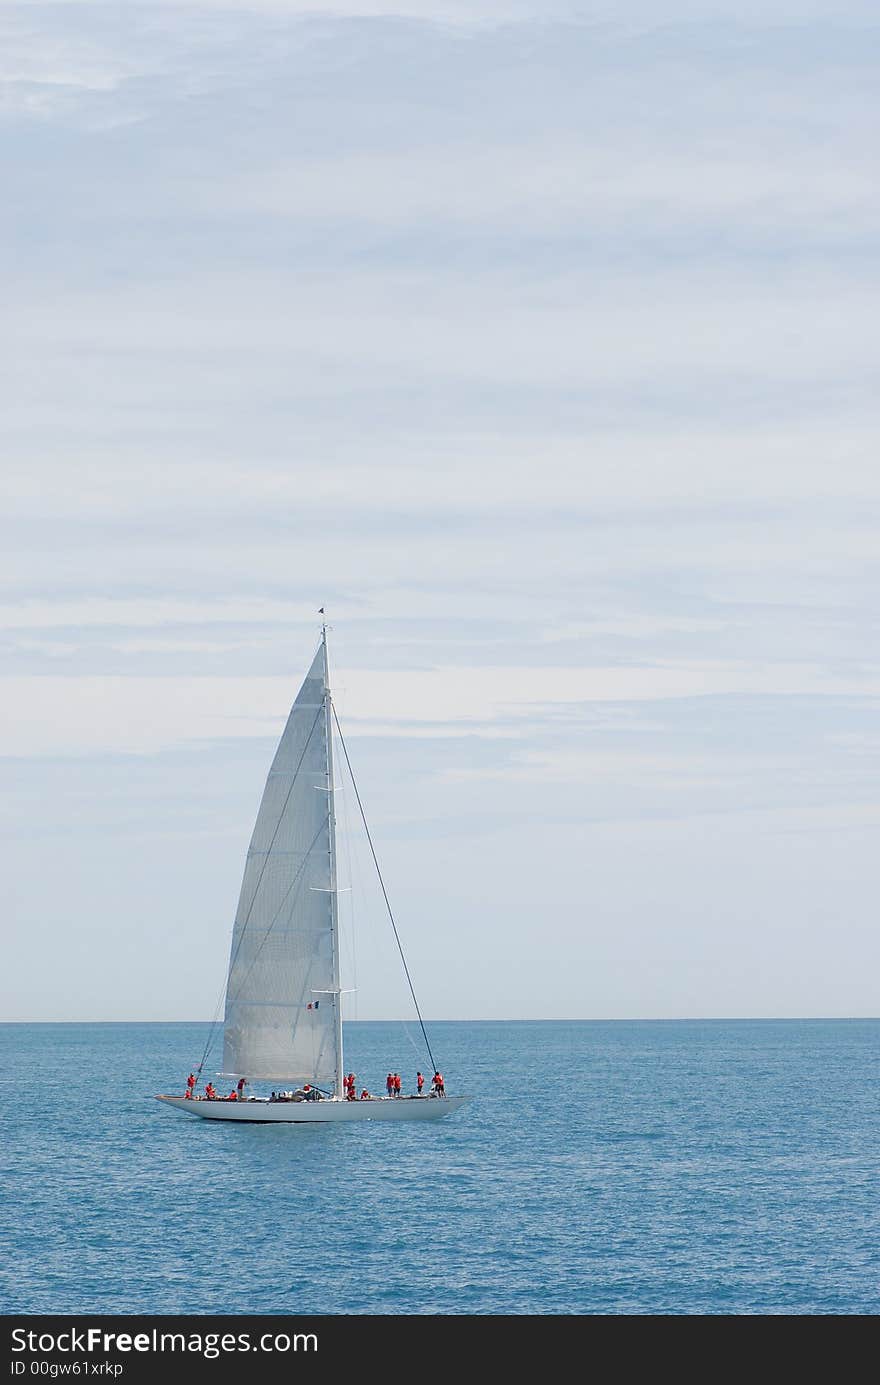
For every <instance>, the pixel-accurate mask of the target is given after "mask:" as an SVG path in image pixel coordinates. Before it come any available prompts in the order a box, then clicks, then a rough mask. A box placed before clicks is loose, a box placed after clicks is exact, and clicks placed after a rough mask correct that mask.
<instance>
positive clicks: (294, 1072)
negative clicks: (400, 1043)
mask: <svg viewBox="0 0 880 1385" xmlns="http://www.w3.org/2000/svg"><path fill="white" fill-rule="evenodd" d="M326 683H327V662H326V645H325V644H324V643H323V642H322V645H321V647H320V648H319V650H318V652H317V654H316V655H315V658H314V660H313V662H312V666H311V668H310V669H309V672H308V674H307V676H306V680H305V682H304V683H303V685H302V687H301V689H300V691H299V694H298V695H297V698H296V701H295V702H294V704H293V707H292V709H291V712H290V716H289V717H288V720H287V725H286V727H285V728H284V734H283V735H282V737H281V741H280V743H279V746H278V749H277V751H276V753H275V758H274V760H273V761H272V768H271V769H270V771H269V778H268V779H267V781H266V787H265V789H264V791H263V798H262V802H261V803H260V811H259V813H258V814H257V821H256V826H255V827H254V833H253V837H252V838H251V844H250V848H249V850H248V854H247V863H246V865H245V871H244V880H243V881H242V886H241V896H240V899H239V903H238V912H237V914H236V918H235V928H234V929H233V934H232V950H231V954H230V962H229V978H228V981H227V986H226V1017H225V1027H224V1043H223V1070H224V1072H225V1073H232V1074H238V1075H239V1076H242V1077H247V1078H249V1079H250V1078H260V1079H265V1080H272V1081H289V1082H291V1083H304V1082H311V1083H315V1084H316V1085H322V1084H328V1083H334V1084H335V1082H336V1079H337V1075H338V1067H339V1060H340V1056H341V1055H339V1053H338V1041H339V1034H340V1033H341V1025H339V1024H338V1022H337V1007H338V1006H339V1004H340V995H339V975H338V954H337V948H336V938H335V931H334V925H335V913H336V908H335V896H334V894H333V889H334V887H335V884H336V881H335V878H334V876H335V866H334V861H335V843H334V840H333V832H334V826H333V820H332V818H333V804H332V784H331V782H330V772H331V766H332V760H331V753H330V747H329V745H328V736H329V734H330V725H329V713H328V709H327V706H326V705H325V690H326Z"/></svg>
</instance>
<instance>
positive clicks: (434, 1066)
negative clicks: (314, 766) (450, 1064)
mask: <svg viewBox="0 0 880 1385" xmlns="http://www.w3.org/2000/svg"><path fill="white" fill-rule="evenodd" d="M330 705H331V706H333V701H332V699H331V703H330ZM333 720H334V721H335V722H336V730H337V732H338V733H339V743H340V745H341V746H342V751H343V754H344V755H345V763H346V764H347V765H348V772H349V774H350V775H351V786H352V788H353V789H354V796H355V798H356V799H357V805H358V807H359V808H360V810H361V820H362V821H363V824H364V831H365V832H366V834H367V841H368V842H369V843H370V851H371V852H372V855H373V865H374V866H375V867H376V874H377V875H378V877H379V884H380V885H381V886H382V894H383V895H384V897H385V907H386V908H387V910H388V917H389V918H390V920H391V927H392V928H393V929H394V941H395V942H396V943H397V950H398V952H399V953H400V960H401V962H402V963H403V970H404V971H405V972H406V979H407V982H408V983H409V993H410V995H411V996H412V998H413V1005H414V1006H415V1007H416V1014H417V1015H418V1017H419V1024H420V1026H421V1030H422V1038H423V1039H424V1041H425V1048H426V1049H427V1050H428V1057H429V1058H430V1060H431V1067H432V1069H433V1071H434V1072H439V1068H438V1067H437V1064H436V1063H435V1062H434V1055H433V1053H432V1052H431V1045H430V1042H429V1040H428V1032H427V1030H426V1029H425V1021H424V1020H423V1019H422V1012H421V1010H420V1009H419V1002H418V1001H417V1000H416V992H415V987H414V986H413V983H412V977H411V976H410V974H409V967H408V966H407V965H406V958H405V957H404V955H403V946H402V944H401V941H400V934H399V933H398V931H397V924H396V923H395V922H394V914H393V913H392V912H391V901H390V900H389V898H388V891H387V890H386V888H385V881H384V880H383V879H382V872H381V870H380V869H379V861H378V858H377V856H376V848H375V847H374V846H373V838H372V837H371V836H370V829H369V827H368V826H367V815H366V813H365V812H364V805H363V803H361V796H360V794H359V793H358V786H357V781H356V780H355V777H354V770H353V769H352V767H351V760H350V759H349V758H348V747H347V746H346V744H345V737H344V736H343V734H342V727H341V726H340V725H339V717H338V716H337V715H336V708H335V706H333Z"/></svg>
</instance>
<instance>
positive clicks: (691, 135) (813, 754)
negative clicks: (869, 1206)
mask: <svg viewBox="0 0 880 1385" xmlns="http://www.w3.org/2000/svg"><path fill="white" fill-rule="evenodd" d="M876 42H877V16H876V8H875V6H874V5H871V6H869V5H867V4H853V3H845V2H844V3H842V4H832V3H831V2H830V0H828V2H827V3H819V0H812V3H811V2H810V0H798V2H797V3H794V2H793V0H792V2H791V3H789V0H775V3H774V0H769V3H762V4H757V3H749V2H748V0H742V2H741V3H736V4H734V3H733V0H714V2H713V0H703V2H702V3H697V0H694V2H693V3H686V2H685V0H669V3H666V4H660V5H658V4H656V3H651V4H648V3H647V0H645V2H644V3H625V0H621V3H617V4H610V3H604V4H600V3H596V4H563V3H552V2H551V3H532V2H531V0H511V3H509V4H508V3H474V4H463V3H453V0H447V2H446V3H437V4H434V3H432V0H425V3H416V0H411V2H410V3H402V4H398V5H396V4H393V3H389V4H383V3H381V0H375V2H374V3H363V4H357V3H352V4H344V3H339V4H334V5H333V6H329V7H328V6H322V7H320V8H319V9H316V8H315V7H314V6H313V7H309V6H307V5H303V4H295V3H287V2H286V0H251V3H248V0H241V3H237V4H236V3H232V0H229V3H227V2H226V0H223V3H216V0H215V2H214V3H212V4H210V5H204V6H200V5H196V4H180V3H174V0H165V2H164V3H156V0H151V3H149V4H131V3H119V2H118V0H115V2H114V3H112V4H109V3H108V4H92V3H78V0H67V3H64V4H55V5H48V4H42V3H39V0H35V2H34V3H27V4H25V3H15V0H13V2H12V3H7V4H6V5H4V7H3V11H2V14H0V83H2V85H0V139H2V144H0V147H2V160H3V167H2V179H3V188H4V194H3V207H2V216H0V236H2V251H3V254H2V266H3V279H2V301H3V321H4V330H3V333H2V336H0V365H2V375H0V378H2V392H3V399H2V415H0V449H2V458H3V477H4V504H3V510H2V526H3V531H2V553H3V569H2V590H0V615H2V624H3V631H4V633H3V638H2V650H3V679H2V684H0V686H2V689H3V717H2V723H0V753H2V755H3V757H4V759H3V766H4V771H5V773H4V782H5V786H6V787H5V790H4V793H3V796H2V814H3V833H2V842H3V859H2V861H0V872H2V879H3V882H4V893H5V902H4V906H3V916H4V920H5V926H4V933H5V935H6V940H7V945H6V960H7V966H6V967H5V968H4V970H3V979H2V981H0V1018H6V1019H92V1018H94V1019H129V1018H132V1019H133V1018H144V1019H151V1018H155V1019H165V1018H196V1019H198V1018H202V1017H204V1016H206V1015H208V1014H210V1013H211V1012H212V1011H213V1008H214V1005H215V1002H216V999H217V995H218V992H219V990H220V988H221V985H222V981H223V977H224V975H225V966H226V959H227V954H228V942H229V935H230V930H231V925H232V918H233V915H234V911H235V904H236V900H237V895H238V888H239V883H240V877H241V869H242V865H243V860H244V853H245V850H246V847H247V842H248V838H249V835H250V831H251V827H252V824H253V818H254V815H255V812H256V808H257V804H258V801H259V797H260V793H261V791H262V786H263V781H264V777H265V773H266V770H267V768H268V763H269V760H270V759H271V755H272V751H273V746H274V740H275V737H276V736H277V734H278V733H279V732H280V729H281V727H282V725H283V722H284V718H285V715H286V712H287V709H288V706H289V703H290V701H291V700H292V697H293V695H294V693H295V692H296V689H297V687H298V685H299V681H300V679H301V677H302V675H303V673H304V672H305V669H306V667H307V665H308V662H309V660H310V658H311V656H312V653H313V651H314V647H315V643H316V639H317V633H318V624H317V617H316V614H315V612H316V608H317V607H318V606H320V605H322V604H323V605H326V606H327V608H328V611H329V613H330V619H331V621H332V624H333V632H332V636H331V639H332V645H331V653H332V658H333V664H334V677H335V682H336V686H337V693H338V704H339V709H340V715H341V716H342V718H343V724H344V726H345V728H346V729H347V733H348V735H349V739H350V749H351V753H352V756H353V758H354V760H355V765H356V768H357V769H359V772H360V781H361V785H360V786H361V790H362V793H363V796H364V799H365V802H366V805H367V808H368V811H369V812H370V816H371V819H372V826H373V830H374V835H375V838H376V841H377V845H378V848H379V851H380V858H381V860H382V862H383V866H384V869H385V873H386V878H387V883H388V886H389V890H390V892H391V896H392V900H393V902H394V904H395V908H396V913H397V915H398V919H399V923H400V927H401V933H402V935H403V939H404V943H405V946H406V948H407V954H408V957H409V959H410V963H411V970H412V972H413V976H414V979H415V981H416V985H417V990H418V992H419V995H420V998H421V1000H422V1005H423V1009H424V1011H425V1013H426V1014H427V1015H429V1016H435V1017H450V1018H459V1017H471V1016H474V1017H479V1016H485V1017H489V1018H503V1017H508V1016H513V1017H517V1016H521V1017H525V1018H531V1017H537V1016H550V1017H555V1016H582V1017H587V1018H589V1017H596V1018H606V1017H631V1016H662V1017H667V1016H668V1017H673V1016H712V1015H741V1016H752V1015H781V1016H785V1015H866V1014H872V1015H876V1014H877V1013H878V1004H877V990H876V978H877V975H878V972H880V940H878V931H877V927H876V904H875V901H876V895H877V883H876V882H877V868H876V859H877V852H878V846H880V795H878V777H877V776H878V766H880V729H878V721H877V710H878V705H880V652H878V644H877V627H878V606H877V596H878V590H877V587H878V543H877V526H878V518H880V468H878V463H877V442H876V439H877V422H878V418H877V415H878V404H877V399H878V388H877V379H876V376H877V364H876V363H877V359H878V350H877V322H878V321H880V276H878V253H877V245H878V239H877V233H878V223H880V191H878V181H877V177H876V150H877V146H878V135H880V131H878V123H880V119H878V108H877V100H876V91H877V76H878V74H877V57H876V53H877V47H876ZM357 862H358V848H357V846H356V847H355V858H354V862H353V866H352V871H353V873H354V875H355V883H357V879H358V871H361V873H362V874H363V877H364V879H365V880H366V878H367V875H366V862H365V861H363V862H361V866H358V864H357ZM354 897H355V898H359V892H358V891H355V892H354ZM376 904H377V902H376V900H375V899H374V898H373V899H370V898H367V899H366V900H364V902H363V904H362V905H361V904H359V905H357V908H358V909H359V910H360V911H361V912H360V913H359V914H358V913H356V915H355V923H356V924H358V938H359V941H358V942H357V944H356V967H355V965H354V963H353V961H352V959H351V958H349V961H348V969H349V971H350V973H351V976H352V977H354V973H355V971H356V979H357V984H358V987H359V989H358V998H357V1014H358V1015H359V1016H360V1017H362V1018H369V1017H377V1016H386V1015H396V1014H401V1013H405V1011H406V1003H405V989H404V986H403V983H402V978H401V976H400V971H399V966H397V967H396V966H395V962H394V956H393V954H392V953H391V952H390V951H389V950H388V941H389V940H388V938H387V935H386V933H384V932H383V931H382V928H383V925H382V922H381V917H380V915H379V912H378V909H377V907H376ZM374 952H375V955H374ZM438 955H439V957H440V958H441V959H442V960H441V961H440V963H439V964H438V962H437V959H438ZM386 963H387V967H388V970H387V971H386Z"/></svg>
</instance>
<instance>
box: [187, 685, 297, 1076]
mask: <svg viewBox="0 0 880 1385" xmlns="http://www.w3.org/2000/svg"><path fill="white" fill-rule="evenodd" d="M323 710H324V708H323V705H322V706H320V707H319V708H318V710H317V712H316V713H315V720H314V721H313V722H312V726H311V730H310V731H309V734H308V735H307V736H306V743H305V745H304V746H303V748H302V754H301V755H300V757H299V761H298V762H297V766H296V769H295V770H294V771H293V778H292V779H291V781H290V788H289V789H288V790H287V794H286V796H285V799H284V802H283V803H282V805H281V812H280V813H279V814H278V821H277V822H276V824H275V831H274V832H273V833H272V840H271V841H270V843H269V845H268V847H267V848H266V853H265V855H264V856H263V864H262V866H261V867H260V874H259V876H258V877H257V883H256V885H255V886H254V892H253V894H252V895H251V902H250V906H249V907H248V911H247V915H246V917H245V920H244V923H243V924H242V925H241V932H240V933H239V935H238V945H237V947H236V949H235V951H234V952H233V954H232V956H231V957H230V959H229V971H230V972H231V971H232V968H233V966H234V965H235V960H236V958H237V957H238V954H239V952H240V950H241V945H242V943H243V941H244V935H245V931H246V929H247V926H248V923H249V922H250V917H251V914H252V913H253V909H254V905H255V904H256V902H257V894H258V892H259V889H260V885H261V884H262V881H263V873H264V871H265V869H266V866H267V865H268V864H269V853H270V852H271V850H272V847H273V846H274V845H275V838H276V837H277V836H278V833H279V831H280V829H281V823H282V821H283V819H284V814H285V811H286V809H287V805H288V803H289V802H290V795H291V794H292V793H293V786H294V784H295V783H296V777H297V775H298V774H299V772H300V770H301V769H302V762H303V760H304V759H305V758H306V751H307V750H308V748H309V745H310V744H311V740H312V736H313V735H314V733H315V727H316V726H317V724H318V718H319V716H320V715H321V713H322V711H323ZM311 849H312V848H311V847H309V851H311ZM306 856H308V852H306ZM272 922H273V923H274V922H275V920H274V919H273V920H272ZM223 990H224V991H225V990H226V987H225V985H224V987H223ZM222 1002H223V996H222V994H221V997H220V1000H219V1001H218V1002H217V1010H216V1012H215V1016H214V1019H213V1020H212V1021H211V1027H210V1029H209V1030H208V1039H207V1042H206V1044H205V1051H204V1053H203V1054H202V1061H201V1062H200V1063H199V1070H198V1072H199V1077H201V1075H202V1069H203V1067H204V1066H205V1063H206V1062H207V1061H208V1054H209V1052H210V1050H211V1044H212V1042H213V1038H214V1030H215V1028H216V1027H217V1023H218V1021H219V1018H220V1005H221V1004H222Z"/></svg>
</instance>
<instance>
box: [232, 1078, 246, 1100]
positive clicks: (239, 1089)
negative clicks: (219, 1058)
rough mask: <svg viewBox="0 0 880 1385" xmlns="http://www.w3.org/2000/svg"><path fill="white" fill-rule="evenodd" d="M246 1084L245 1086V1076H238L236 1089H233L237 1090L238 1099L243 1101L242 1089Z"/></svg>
mask: <svg viewBox="0 0 880 1385" xmlns="http://www.w3.org/2000/svg"><path fill="white" fill-rule="evenodd" d="M246 1086H247V1078H246V1077H240V1078H239V1079H238V1086H237V1087H236V1089H235V1090H236V1091H237V1092H238V1099H239V1101H244V1099H245V1097H244V1089H245V1087H246Z"/></svg>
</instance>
